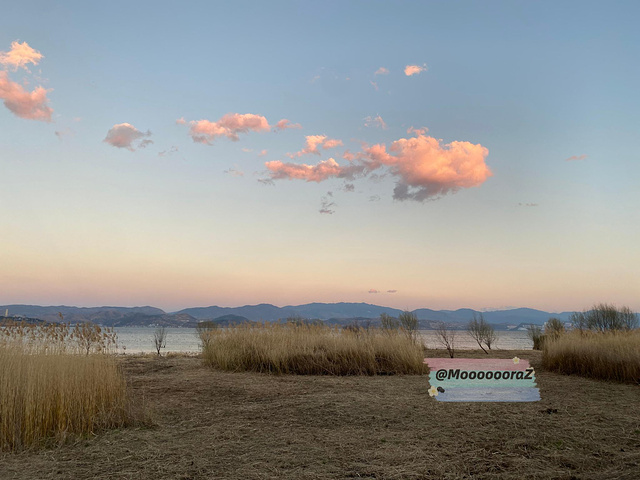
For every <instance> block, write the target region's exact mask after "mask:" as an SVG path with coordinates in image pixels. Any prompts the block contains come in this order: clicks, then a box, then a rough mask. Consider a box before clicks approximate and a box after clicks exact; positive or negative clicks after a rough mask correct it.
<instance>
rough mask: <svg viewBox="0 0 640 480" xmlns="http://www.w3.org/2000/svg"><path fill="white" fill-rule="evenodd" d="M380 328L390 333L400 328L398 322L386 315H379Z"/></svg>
mask: <svg viewBox="0 0 640 480" xmlns="http://www.w3.org/2000/svg"><path fill="white" fill-rule="evenodd" d="M380 326H381V327H382V329H383V330H384V331H385V332H391V331H393V330H398V328H400V322H399V321H398V320H396V319H395V318H393V317H392V316H391V315H389V314H388V313H381V314H380Z"/></svg>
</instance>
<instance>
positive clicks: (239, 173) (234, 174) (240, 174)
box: [224, 168, 244, 177]
mask: <svg viewBox="0 0 640 480" xmlns="http://www.w3.org/2000/svg"><path fill="white" fill-rule="evenodd" d="M224 173H226V174H227V175H231V176H232V177H244V172H243V171H241V170H236V169H235V168H228V169H227V170H225V171H224Z"/></svg>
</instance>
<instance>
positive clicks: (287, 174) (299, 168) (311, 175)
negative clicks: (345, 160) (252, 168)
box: [265, 158, 343, 183]
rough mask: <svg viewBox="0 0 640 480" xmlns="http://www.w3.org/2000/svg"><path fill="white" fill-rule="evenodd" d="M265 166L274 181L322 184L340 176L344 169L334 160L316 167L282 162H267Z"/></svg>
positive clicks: (331, 159) (326, 161) (324, 161)
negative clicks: (302, 181)
mask: <svg viewBox="0 0 640 480" xmlns="http://www.w3.org/2000/svg"><path fill="white" fill-rule="evenodd" d="M265 166H266V167H267V170H269V172H270V174H271V178H272V179H274V180H279V179H285V178H286V179H289V180H293V179H296V180H306V181H307V182H318V183H319V182H322V181H324V180H326V179H328V178H331V177H337V176H339V175H340V174H341V173H342V171H343V167H341V166H340V165H338V162H336V161H335V160H334V159H333V158H330V159H328V160H323V161H321V162H320V163H318V164H316V165H307V164H305V163H303V164H297V163H283V162H281V161H280V160H274V161H272V162H266V163H265Z"/></svg>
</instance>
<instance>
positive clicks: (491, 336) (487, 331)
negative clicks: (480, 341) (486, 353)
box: [480, 314, 498, 350]
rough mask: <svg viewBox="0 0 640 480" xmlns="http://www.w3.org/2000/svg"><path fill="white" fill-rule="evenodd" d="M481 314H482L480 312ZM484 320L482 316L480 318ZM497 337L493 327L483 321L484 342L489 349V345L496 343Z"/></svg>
mask: <svg viewBox="0 0 640 480" xmlns="http://www.w3.org/2000/svg"><path fill="white" fill-rule="evenodd" d="M480 315H481V316H482V314H480ZM482 322H484V318H483V319H482ZM497 339H498V334H497V333H496V331H495V330H494V328H493V327H492V326H491V325H489V324H488V323H486V322H484V344H485V345H486V346H487V348H488V349H489V350H491V345H493V344H494V343H496V340H497Z"/></svg>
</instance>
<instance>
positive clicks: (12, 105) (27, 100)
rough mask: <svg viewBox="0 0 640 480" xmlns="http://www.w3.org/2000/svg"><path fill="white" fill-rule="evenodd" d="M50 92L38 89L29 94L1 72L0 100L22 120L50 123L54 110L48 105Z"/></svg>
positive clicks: (5, 73) (41, 88)
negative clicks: (48, 93)
mask: <svg viewBox="0 0 640 480" xmlns="http://www.w3.org/2000/svg"><path fill="white" fill-rule="evenodd" d="M49 91H51V90H47V89H45V88H43V87H36V88H35V89H34V90H33V91H32V92H28V91H26V90H25V89H24V88H23V87H22V85H20V84H19V83H16V82H12V81H11V80H9V76H8V75H7V72H2V71H0V99H2V100H4V105H5V107H7V108H8V109H9V110H11V111H12V112H13V113H14V114H15V115H16V116H18V117H20V118H26V119H28V120H41V121H43V122H50V121H51V114H52V113H53V110H52V109H51V108H50V107H49V106H48V105H47V103H48V102H49V100H48V99H47V92H49Z"/></svg>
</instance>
